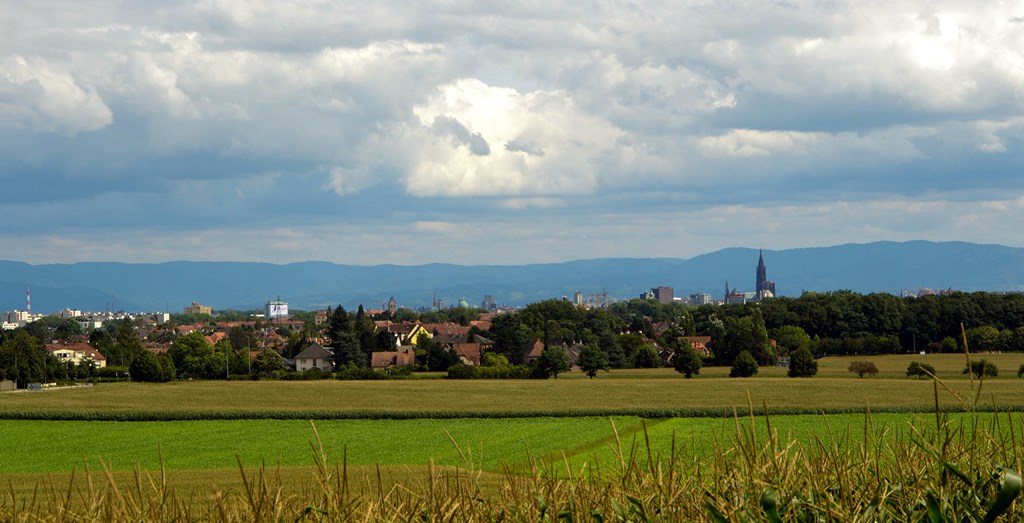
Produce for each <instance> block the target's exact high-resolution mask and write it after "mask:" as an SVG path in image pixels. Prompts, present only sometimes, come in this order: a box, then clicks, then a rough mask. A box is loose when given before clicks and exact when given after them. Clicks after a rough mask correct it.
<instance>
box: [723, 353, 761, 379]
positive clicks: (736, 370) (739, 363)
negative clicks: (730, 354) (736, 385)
mask: <svg viewBox="0 0 1024 523" xmlns="http://www.w3.org/2000/svg"><path fill="white" fill-rule="evenodd" d="M755 374H757V360H755V359H754V356H752V355H751V354H750V352H749V351H742V352H740V353H739V355H737V356H736V359H735V360H734V361H733V364H732V368H731V369H729V377H730V378H749V377H751V376H753V375H755Z"/></svg>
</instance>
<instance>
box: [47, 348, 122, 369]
mask: <svg viewBox="0 0 1024 523" xmlns="http://www.w3.org/2000/svg"><path fill="white" fill-rule="evenodd" d="M43 348H45V349H46V351H47V352H49V353H50V354H53V355H54V357H56V358H57V359H58V360H60V361H70V362H72V363H74V364H75V365H81V364H82V363H86V362H89V361H92V362H93V364H95V365H96V367H97V368H103V367H106V366H107V358H106V356H104V355H103V354H101V353H100V351H98V350H96V349H95V348H93V346H92V345H89V344H88V343H47V344H46V345H45V346H44V347H43Z"/></svg>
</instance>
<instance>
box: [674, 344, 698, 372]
mask: <svg viewBox="0 0 1024 523" xmlns="http://www.w3.org/2000/svg"><path fill="white" fill-rule="evenodd" d="M672 364H673V366H674V367H675V368H676V372H678V373H680V374H682V375H683V376H686V377H687V378H692V377H693V376H696V375H697V374H700V368H701V367H702V366H703V362H702V361H701V359H700V355H699V354H697V351H695V350H693V347H690V346H686V347H683V348H682V349H680V350H678V351H676V357H675V359H674V360H673V361H672Z"/></svg>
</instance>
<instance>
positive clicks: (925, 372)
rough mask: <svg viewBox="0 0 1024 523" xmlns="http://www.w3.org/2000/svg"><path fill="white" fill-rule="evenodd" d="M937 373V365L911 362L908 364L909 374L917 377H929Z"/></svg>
mask: <svg viewBox="0 0 1024 523" xmlns="http://www.w3.org/2000/svg"><path fill="white" fill-rule="evenodd" d="M934 375H935V367H932V366H931V365H929V364H927V363H919V362H916V361H912V362H910V365H908V366H907V376H916V377H917V379H922V378H928V377H931V376H934Z"/></svg>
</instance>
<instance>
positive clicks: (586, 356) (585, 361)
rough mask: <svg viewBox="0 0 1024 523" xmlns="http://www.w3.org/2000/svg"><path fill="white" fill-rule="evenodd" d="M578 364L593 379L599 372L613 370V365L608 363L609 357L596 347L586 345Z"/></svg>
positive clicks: (581, 351)
mask: <svg viewBox="0 0 1024 523" xmlns="http://www.w3.org/2000/svg"><path fill="white" fill-rule="evenodd" d="M576 364H577V365H579V367H580V370H582V371H583V372H585V373H586V374H587V376H588V377H590V378H591V379H593V378H594V376H597V371H599V370H603V371H605V372H608V369H610V368H611V365H610V364H609V363H608V355H607V354H605V353H604V351H602V350H601V349H600V348H598V347H597V346H596V345H589V344H588V345H584V346H583V348H582V349H580V357H579V361H577V363H576Z"/></svg>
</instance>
